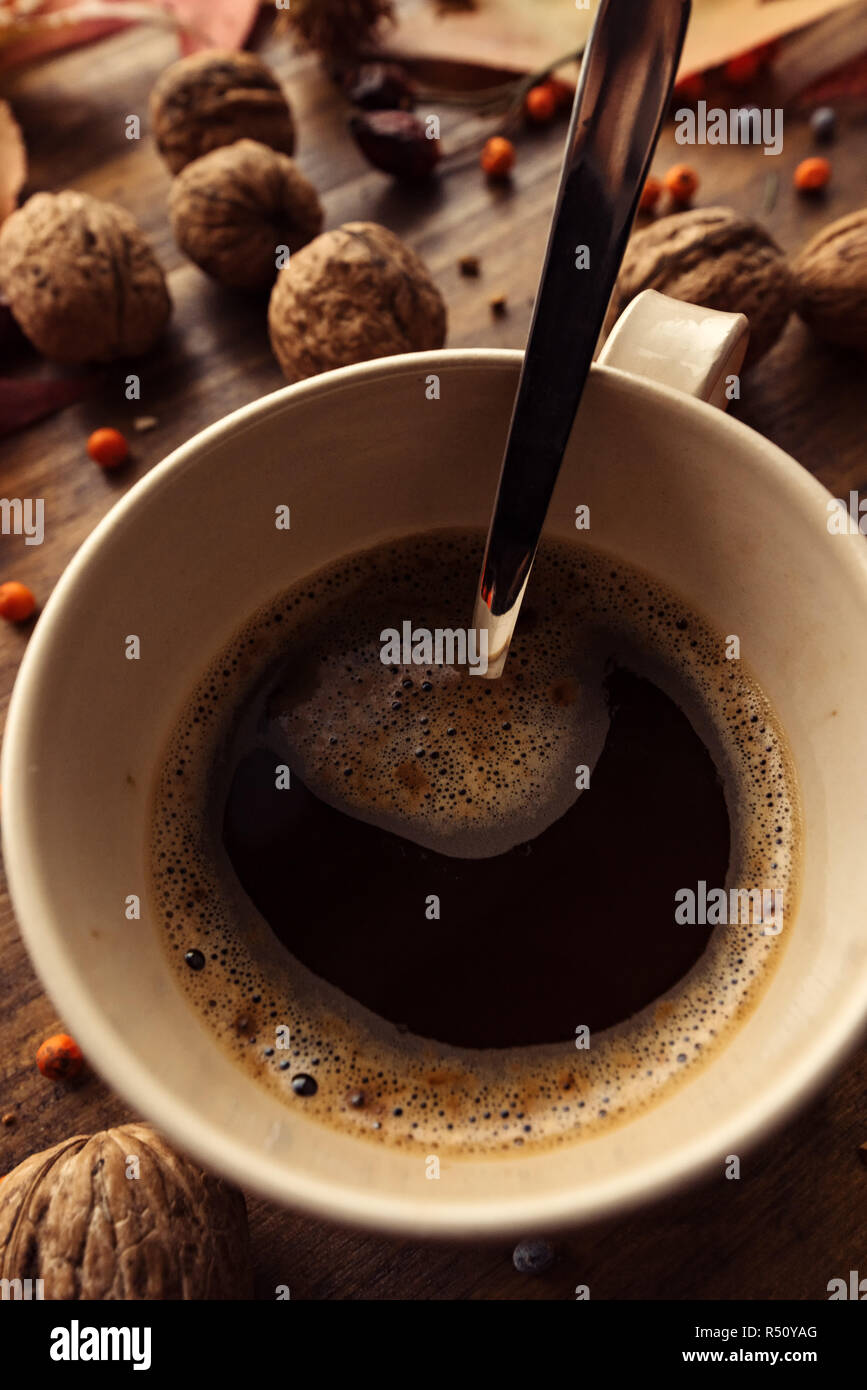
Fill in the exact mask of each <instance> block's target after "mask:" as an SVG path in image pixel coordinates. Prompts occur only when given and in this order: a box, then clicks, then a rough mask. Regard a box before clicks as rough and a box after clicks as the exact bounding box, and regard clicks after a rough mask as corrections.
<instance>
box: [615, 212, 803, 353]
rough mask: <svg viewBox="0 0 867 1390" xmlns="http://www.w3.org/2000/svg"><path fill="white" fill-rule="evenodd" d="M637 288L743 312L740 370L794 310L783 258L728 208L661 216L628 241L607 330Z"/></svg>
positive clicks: (747, 220) (770, 340) (771, 341)
mask: <svg viewBox="0 0 867 1390" xmlns="http://www.w3.org/2000/svg"><path fill="white" fill-rule="evenodd" d="M642 290H659V292H660V293H661V294H668V295H671V297H672V298H673V299H683V300H685V301H686V302H687V303H688V304H700V305H702V306H703V307H704V308H706V309H722V310H725V311H727V312H728V313H732V314H746V316H747V318H748V319H749V323H750V344H749V349H748V351H747V356H746V361H745V363H744V365H745V366H751V365H753V364H754V363H755V362H758V360H759V358H760V357H763V356H764V355H765V353H766V352H767V351H768V349H769V348H771V347H773V345H774V343H775V342H776V341H777V339H778V338H779V336H780V334H781V333H782V331H783V328H784V327H785V325H786V321H787V319H788V317H789V313H790V310H791V307H792V298H793V286H792V277H791V273H790V271H789V267H788V264H787V262H786V259H785V257H784V256H783V253H782V252H781V251H780V249H779V247H778V246H777V245H776V243H775V242H773V241H772V240H771V238H770V237H769V236H768V234H767V232H765V231H764V229H763V228H762V227H760V226H759V225H758V223H756V222H753V221H752V220H751V219H750V218H748V217H742V216H741V215H740V214H739V213H736V212H732V211H731V210H730V209H729V208H695V209H693V210H692V211H690V212H677V213H674V214H672V216H670V217H661V218H660V219H659V220H658V221H657V222H654V223H652V224H651V225H650V226H649V227H644V228H642V229H641V230H640V231H637V232H635V234H634V235H633V236H632V238H631V239H630V242H629V245H628V246H627V248H626V255H625V256H624V258H623V264H622V266H621V268H620V274H619V276H618V277H617V284H616V286H615V288H614V294H613V296H612V299H611V304H610V306H609V309H608V316H607V318H606V321H605V326H606V329H609V330H610V329H611V328H612V327H613V326H614V323H615V322H616V320H617V319H618V318H619V317H620V314H621V313H622V312H623V310H624V309H625V308H626V306H627V304H629V302H630V300H632V299H634V298H635V296H636V295H637V294H639V293H640V292H641V291H642Z"/></svg>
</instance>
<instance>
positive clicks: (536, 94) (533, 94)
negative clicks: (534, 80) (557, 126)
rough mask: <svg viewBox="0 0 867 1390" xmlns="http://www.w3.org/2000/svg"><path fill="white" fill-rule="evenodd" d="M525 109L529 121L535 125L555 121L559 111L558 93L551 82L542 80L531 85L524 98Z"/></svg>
mask: <svg viewBox="0 0 867 1390" xmlns="http://www.w3.org/2000/svg"><path fill="white" fill-rule="evenodd" d="M524 110H525V112H526V114H527V119H528V121H532V122H533V124H534V125H547V124H548V122H549V121H553V119H554V116H555V114H556V111H557V93H556V92H555V91H554V89H553V88H552V86H551V83H550V82H542V83H540V84H539V86H538V87H531V88H530V90H529V92H528V93H527V95H526V96H525V98H524Z"/></svg>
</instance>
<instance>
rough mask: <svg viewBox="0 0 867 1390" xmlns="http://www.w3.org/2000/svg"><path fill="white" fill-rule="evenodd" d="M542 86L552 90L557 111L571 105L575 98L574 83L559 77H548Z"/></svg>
mask: <svg viewBox="0 0 867 1390" xmlns="http://www.w3.org/2000/svg"><path fill="white" fill-rule="evenodd" d="M543 86H545V87H549V88H550V89H551V91H552V92H553V94H554V102H555V104H556V107H557V110H558V111H565V110H566V108H567V107H571V106H572V103H573V101H574V100H575V84H574V83H573V82H564V81H563V80H562V79H561V78H559V77H549V78H548V80H547V81H546V82H545V83H543Z"/></svg>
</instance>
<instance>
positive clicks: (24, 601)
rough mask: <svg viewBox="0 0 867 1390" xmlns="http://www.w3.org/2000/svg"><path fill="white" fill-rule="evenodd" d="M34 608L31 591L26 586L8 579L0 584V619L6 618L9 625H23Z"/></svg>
mask: <svg viewBox="0 0 867 1390" xmlns="http://www.w3.org/2000/svg"><path fill="white" fill-rule="evenodd" d="M35 607H36V599H35V598H34V596H33V591H32V590H31V589H28V588H27V586H26V584H19V583H18V582H17V581H16V580H14V579H10V580H9V582H8V583H6V584H0V618H8V619H9V621H10V623H23V622H24V620H25V619H26V618H29V617H30V614H31V613H32V612H33V610H34V608H35Z"/></svg>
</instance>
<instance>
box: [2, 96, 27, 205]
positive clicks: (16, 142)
mask: <svg viewBox="0 0 867 1390" xmlns="http://www.w3.org/2000/svg"><path fill="white" fill-rule="evenodd" d="M26 179H27V151H26V150H25V148H24V137H23V135H22V134H21V127H20V126H19V124H18V122H17V121H16V119H15V117H14V116H13V114H12V107H11V106H10V105H9V103H8V101H0V222H2V221H3V219H4V218H6V217H8V216H9V214H10V212H14V211H15V208H16V207H17V206H18V194H19V193H20V192H21V189H22V188H23V187H24V183H25V181H26Z"/></svg>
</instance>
